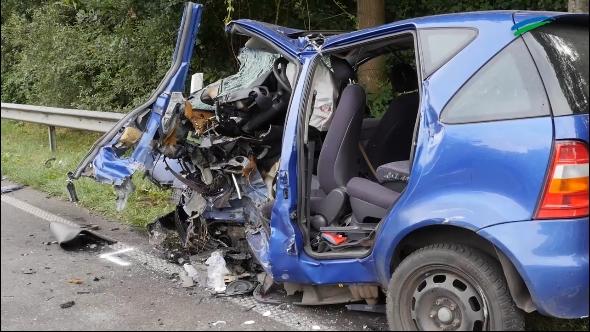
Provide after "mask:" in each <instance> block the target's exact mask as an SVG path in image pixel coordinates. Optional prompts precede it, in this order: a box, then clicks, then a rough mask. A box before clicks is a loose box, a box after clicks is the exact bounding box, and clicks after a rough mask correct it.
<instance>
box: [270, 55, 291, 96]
mask: <svg viewBox="0 0 590 332" xmlns="http://www.w3.org/2000/svg"><path fill="white" fill-rule="evenodd" d="M288 63H289V61H288V60H287V59H285V58H283V57H281V58H278V59H276V60H275V62H274V63H273V65H272V73H273V74H274V76H275V78H276V79H277V82H278V83H279V85H280V86H281V87H282V88H283V90H285V91H287V92H288V93H291V84H290V83H289V80H288V79H287V64H288Z"/></svg>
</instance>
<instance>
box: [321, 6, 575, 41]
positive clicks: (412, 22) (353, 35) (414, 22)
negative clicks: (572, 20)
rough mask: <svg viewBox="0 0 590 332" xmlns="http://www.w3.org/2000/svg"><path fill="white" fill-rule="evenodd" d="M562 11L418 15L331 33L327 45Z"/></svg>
mask: <svg viewBox="0 0 590 332" xmlns="http://www.w3.org/2000/svg"><path fill="white" fill-rule="evenodd" d="M517 14H519V15H517ZM559 14H565V13H559V12H541V11H518V10H491V11H477V12H462V13H449V14H440V15H431V16H423V17H416V18H410V19H405V20H401V21H395V22H391V23H386V24H383V25H379V26H375V27H371V28H366V29H362V30H356V31H352V32H349V33H345V34H340V35H335V36H331V37H328V38H326V41H325V43H324V46H323V48H324V49H328V48H334V47H341V46H344V45H346V44H351V43H355V42H357V41H360V40H364V39H368V38H374V37H379V36H381V35H386V34H390V33H395V32H397V31H403V30H408V29H426V28H441V27H464V28H475V29H478V30H479V29H489V28H493V25H490V24H489V23H499V24H503V25H504V26H506V25H512V24H514V23H515V22H516V23H518V21H516V19H517V18H520V17H524V19H526V18H530V17H534V16H555V15H559ZM519 20H520V19H519Z"/></svg>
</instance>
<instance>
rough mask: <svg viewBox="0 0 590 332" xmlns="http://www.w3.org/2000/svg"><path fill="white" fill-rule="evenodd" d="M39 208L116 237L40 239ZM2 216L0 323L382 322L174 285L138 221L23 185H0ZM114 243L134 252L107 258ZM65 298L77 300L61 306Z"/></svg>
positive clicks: (49, 326)
mask: <svg viewBox="0 0 590 332" xmlns="http://www.w3.org/2000/svg"><path fill="white" fill-rule="evenodd" d="M6 184H8V183H7V182H6V181H2V185H3V186H4V185H6ZM15 202H17V203H15ZM18 202H20V203H18ZM21 203H22V204H21ZM27 204H28V205H27ZM15 205H16V206H18V207H15ZM31 209H33V210H35V211H36V212H31ZM26 210H28V211H26ZM40 211H41V212H40ZM46 214H47V215H50V216H59V217H62V218H65V219H67V220H70V221H73V222H75V223H77V224H81V225H83V224H95V225H98V226H99V227H100V230H99V232H100V233H102V234H105V235H107V236H109V237H112V238H114V239H116V240H118V241H120V242H119V247H116V246H115V247H101V246H97V247H96V248H90V247H89V246H83V247H82V248H81V249H75V250H64V249H62V248H61V247H60V246H59V245H57V244H47V243H48V242H49V243H51V242H52V241H54V239H53V237H52V235H51V233H50V232H49V222H48V221H47V219H48V218H47V217H46V216H45V215H46ZM1 226H2V228H1V261H2V269H1V284H2V285H1V290H2V292H1V294H2V300H1V301H2V302H1V305H2V306H1V328H2V330H55V329H59V330H96V329H100V330H138V329H142V330H143V329H149V330H170V329H174V330H188V329H190V330H195V329H196V330H293V329H309V328H310V327H311V328H321V329H335V330H381V329H384V328H386V323H385V317H384V316H382V315H378V314H369V313H355V312H348V311H347V310H346V309H345V308H344V307H343V306H329V307H295V306H288V307H287V308H286V309H285V308H280V309H277V308H275V307H272V308H270V307H269V306H268V305H261V304H256V302H255V301H254V300H253V299H251V298H242V299H236V298H231V299H227V298H218V297H215V296H213V295H211V294H210V293H209V292H208V291H206V290H205V289H203V288H200V287H198V286H196V287H192V288H182V287H181V285H180V282H179V281H178V280H177V279H173V278H171V274H170V273H168V272H167V270H166V269H167V267H166V266H164V265H162V264H160V263H158V261H157V260H156V259H155V258H154V257H152V256H150V255H151V253H153V252H152V251H151V248H150V246H149V244H148V241H147V236H146V235H145V234H144V233H142V232H141V231H138V230H134V229H132V228H130V227H128V226H125V225H121V224H119V223H117V222H113V221H108V220H105V219H103V218H101V217H100V216H96V215H93V214H91V213H89V212H88V211H86V210H84V209H82V208H80V207H78V206H76V205H74V204H71V203H69V202H64V201H60V200H57V199H50V198H47V197H46V196H45V195H44V194H42V193H40V192H37V191H34V190H32V189H29V188H24V189H21V190H19V191H15V192H13V193H9V194H3V195H2V206H1ZM122 247H123V248H124V250H133V252H134V254H130V253H127V254H120V255H117V256H116V257H117V258H118V259H116V260H109V259H107V258H105V256H104V254H108V253H113V252H117V249H121V248H122ZM124 250H123V251H124ZM138 253H141V254H138ZM101 255H102V257H101ZM121 262H123V263H121ZM154 262H156V263H154ZM158 264H159V265H158ZM171 265H172V264H171ZM172 268H179V267H177V266H174V267H172ZM76 280H79V281H76ZM80 281H81V283H80ZM69 301H74V302H75V304H74V305H73V306H71V307H69V308H61V306H60V305H62V304H64V303H66V302H69ZM248 321H250V322H248ZM252 321H253V323H252ZM246 322H248V323H250V324H248V323H246ZM245 323H246V324H245Z"/></svg>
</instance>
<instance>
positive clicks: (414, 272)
mask: <svg viewBox="0 0 590 332" xmlns="http://www.w3.org/2000/svg"><path fill="white" fill-rule="evenodd" d="M387 321H388V323H389V328H390V329H391V330H393V331H403V330H464V331H472V330H475V331H477V330H491V331H521V330H523V329H524V316H523V313H522V311H520V310H519V309H518V308H517V307H516V305H515V304H514V301H513V300H512V297H511V296H510V292H509V290H508V285H507V284H506V280H505V278H504V274H503V272H502V268H501V267H500V265H499V263H498V262H496V261H495V260H494V259H492V258H490V257H489V256H487V255H485V254H484V253H482V252H480V251H479V250H476V249H473V248H470V247H467V246H463V245H458V244H448V243H444V244H443V243H439V244H433V245H430V246H427V247H424V248H421V249H418V250H416V251H415V252H413V253H412V254H410V255H409V256H408V257H406V258H405V259H404V260H403V261H402V262H401V264H400V265H399V266H398V267H397V269H396V270H395V272H394V273H393V276H392V277H391V280H390V281H389V287H388V289H387Z"/></svg>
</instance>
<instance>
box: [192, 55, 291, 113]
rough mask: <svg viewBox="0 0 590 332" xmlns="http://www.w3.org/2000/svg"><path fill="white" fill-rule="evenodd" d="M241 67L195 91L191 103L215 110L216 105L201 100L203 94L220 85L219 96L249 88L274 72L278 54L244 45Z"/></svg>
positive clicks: (240, 58)
mask: <svg viewBox="0 0 590 332" xmlns="http://www.w3.org/2000/svg"><path fill="white" fill-rule="evenodd" d="M237 58H238V62H239V64H240V67H239V68H238V71H237V72H236V73H235V74H233V75H231V76H228V77H225V78H222V79H221V80H219V81H216V82H214V83H211V84H209V85H208V86H207V87H205V88H203V89H201V90H199V91H197V92H195V93H194V94H193V96H194V98H191V100H190V101H191V104H192V105H193V107H194V108H197V109H202V110H214V109H215V106H213V105H208V104H205V103H204V102H202V101H201V98H200V96H201V94H202V93H203V92H205V91H206V90H207V89H208V88H210V87H211V86H215V85H218V86H219V87H218V88H217V97H222V96H224V95H227V94H228V93H231V92H234V91H237V90H240V89H243V88H247V87H250V86H253V85H258V84H256V83H257V81H260V80H261V79H264V78H265V77H266V76H268V74H270V73H271V72H272V65H273V63H274V61H275V60H276V59H278V58H279V55H278V54H274V53H269V52H266V51H263V50H257V49H252V48H248V47H243V48H242V49H241V50H240V53H239V54H238V57H237Z"/></svg>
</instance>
